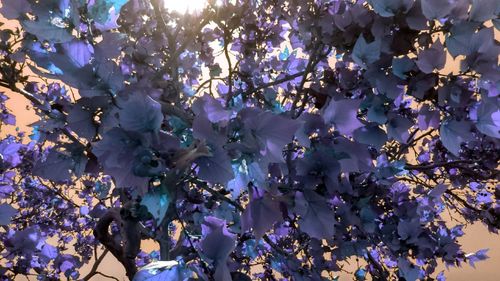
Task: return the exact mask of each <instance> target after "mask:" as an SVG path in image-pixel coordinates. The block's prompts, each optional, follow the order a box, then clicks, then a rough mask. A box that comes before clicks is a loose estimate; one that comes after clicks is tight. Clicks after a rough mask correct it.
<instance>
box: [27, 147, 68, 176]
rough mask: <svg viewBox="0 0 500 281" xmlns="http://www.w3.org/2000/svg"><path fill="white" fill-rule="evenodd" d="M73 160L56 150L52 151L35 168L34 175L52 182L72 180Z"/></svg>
mask: <svg viewBox="0 0 500 281" xmlns="http://www.w3.org/2000/svg"><path fill="white" fill-rule="evenodd" d="M74 165H75V162H74V161H73V159H72V158H71V157H70V156H68V155H66V154H63V153H61V152H59V151H57V150H55V149H51V150H50V151H49V154H48V155H47V158H46V160H45V161H41V160H40V161H38V162H36V163H35V165H34V167H33V171H32V172H33V175H35V176H40V177H42V178H45V179H48V180H52V181H64V180H70V179H71V170H72V169H73V168H74Z"/></svg>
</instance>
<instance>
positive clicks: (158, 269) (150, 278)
mask: <svg viewBox="0 0 500 281" xmlns="http://www.w3.org/2000/svg"><path fill="white" fill-rule="evenodd" d="M192 273H193V272H192V271H191V270H189V269H188V268H186V267H185V266H183V265H180V264H179V262H177V261H175V260H171V261H155V262H152V263H149V264H148V265H146V266H144V267H142V268H141V269H140V270H139V271H138V272H137V273H136V274H135V275H134V279H133V281H165V280H169V281H184V280H189V279H190V277H192V276H191V275H192Z"/></svg>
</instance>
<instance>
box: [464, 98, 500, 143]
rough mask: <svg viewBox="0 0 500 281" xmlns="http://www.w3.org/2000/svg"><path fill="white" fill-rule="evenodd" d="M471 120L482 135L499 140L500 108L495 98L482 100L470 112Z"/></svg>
mask: <svg viewBox="0 0 500 281" xmlns="http://www.w3.org/2000/svg"><path fill="white" fill-rule="evenodd" d="M471 119H473V120H474V124H475V125H476V128H477V129H478V130H479V131H480V132H481V133H483V134H485V135H488V136H490V137H493V138H497V139H500V106H499V100H498V98H496V97H493V98H488V99H483V101H481V103H479V105H478V106H477V108H475V109H472V110H471Z"/></svg>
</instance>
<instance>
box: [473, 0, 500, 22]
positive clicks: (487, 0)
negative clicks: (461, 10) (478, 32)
mask: <svg viewBox="0 0 500 281" xmlns="http://www.w3.org/2000/svg"><path fill="white" fill-rule="evenodd" d="M499 14H500V1H498V0H472V8H471V11H470V16H469V19H470V20H471V21H476V22H485V21H488V20H491V19H494V18H498V16H499Z"/></svg>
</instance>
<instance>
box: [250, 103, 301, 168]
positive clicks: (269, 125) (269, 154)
mask: <svg viewBox="0 0 500 281" xmlns="http://www.w3.org/2000/svg"><path fill="white" fill-rule="evenodd" d="M242 112H243V114H244V115H247V116H245V117H244V118H245V120H246V121H247V123H246V125H245V129H246V138H247V139H246V140H247V142H249V145H253V146H257V148H258V149H259V150H260V151H259V152H260V154H261V155H262V156H264V157H265V158H266V160H267V161H269V162H273V163H279V162H284V159H283V155H282V151H283V148H284V147H285V145H287V144H288V143H290V142H291V141H292V138H293V136H294V134H295V132H296V131H297V130H298V129H299V128H300V126H301V122H299V121H297V120H293V119H290V118H288V117H284V116H281V115H275V114H273V113H271V112H269V111H261V112H259V111H258V110H253V109H251V110H245V111H240V113H242Z"/></svg>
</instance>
